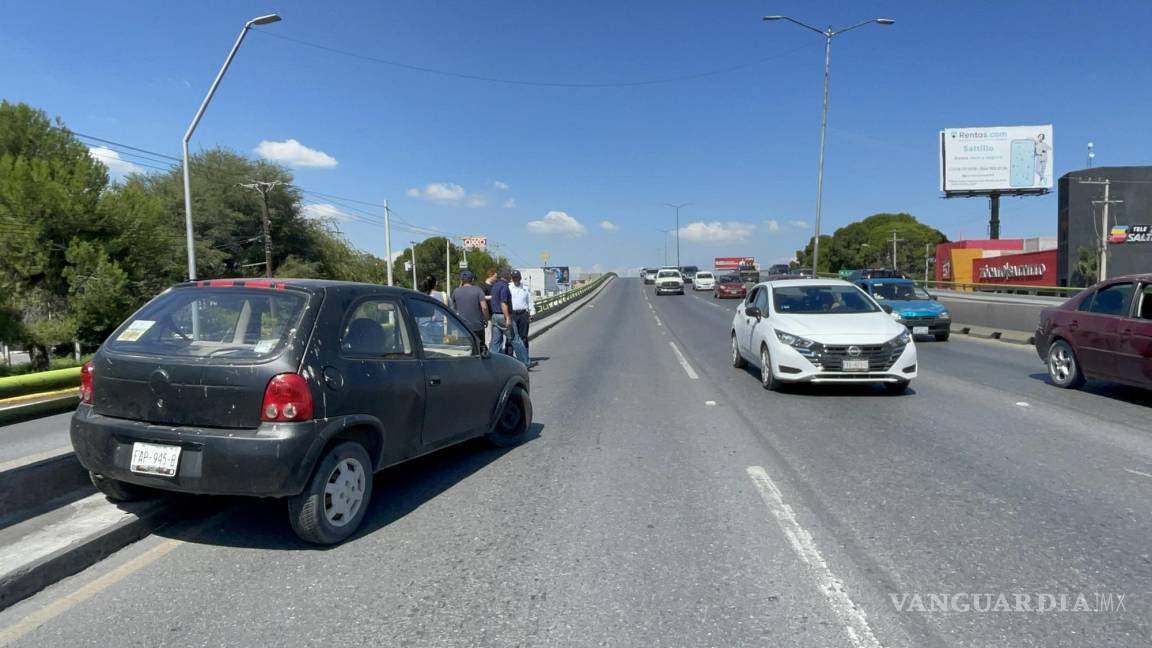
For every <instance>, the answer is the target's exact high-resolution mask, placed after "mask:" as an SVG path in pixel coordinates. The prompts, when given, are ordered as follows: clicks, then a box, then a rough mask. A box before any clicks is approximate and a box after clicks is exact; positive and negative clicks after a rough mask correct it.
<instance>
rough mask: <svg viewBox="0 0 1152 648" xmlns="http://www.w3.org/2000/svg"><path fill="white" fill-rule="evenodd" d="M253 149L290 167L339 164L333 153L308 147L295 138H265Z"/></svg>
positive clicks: (325, 166)
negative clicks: (276, 140) (281, 139)
mask: <svg viewBox="0 0 1152 648" xmlns="http://www.w3.org/2000/svg"><path fill="white" fill-rule="evenodd" d="M253 151H254V152H255V153H256V155H259V156H260V157H262V158H264V159H265V160H268V161H269V162H279V163H281V164H286V165H288V166H290V167H323V168H330V167H334V166H336V164H337V162H336V158H334V157H332V156H331V155H328V154H327V153H325V152H324V151H317V150H316V149H312V148H308V147H307V146H304V145H303V144H301V143H300V142H297V141H296V140H294V139H289V140H284V141H283V142H272V141H269V140H263V141H261V142H260V144H258V145H257V146H256V148H255V149H253Z"/></svg>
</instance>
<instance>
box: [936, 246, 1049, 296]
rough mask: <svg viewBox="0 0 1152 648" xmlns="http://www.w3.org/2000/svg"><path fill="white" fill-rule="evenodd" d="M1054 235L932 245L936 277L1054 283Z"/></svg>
mask: <svg viewBox="0 0 1152 648" xmlns="http://www.w3.org/2000/svg"><path fill="white" fill-rule="evenodd" d="M1057 261H1058V254H1057V250H1056V241H1055V239H1054V238H1031V239H999V240H976V241H955V242H952V243H941V244H940V245H937V246H936V281H944V282H953V283H958V284H1005V285H1013V286H1055V285H1057V267H1056V266H1057Z"/></svg>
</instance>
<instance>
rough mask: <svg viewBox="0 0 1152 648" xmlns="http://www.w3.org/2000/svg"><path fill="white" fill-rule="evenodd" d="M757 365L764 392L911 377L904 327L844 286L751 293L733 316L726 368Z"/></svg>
mask: <svg viewBox="0 0 1152 648" xmlns="http://www.w3.org/2000/svg"><path fill="white" fill-rule="evenodd" d="M749 361H751V362H752V363H753V364H755V365H757V366H759V367H760V376H761V383H762V384H763V386H764V388H765V389H778V388H779V387H780V386H781V385H783V384H785V383H797V382H810V383H868V382H871V383H883V384H884V385H885V387H886V388H887V389H888V390H889V391H891V392H895V393H902V392H903V391H904V390H905V389H907V388H908V384H909V383H910V382H912V379H913V378H915V377H916V369H917V367H916V345H915V343H914V342H913V341H912V336H911V335H910V334H909V333H908V329H907V328H906V327H904V326H903V325H901V324H899V323H898V322H896V321H895V320H893V319H892V317H891V316H890V315H889V314H888V313H887V312H885V310H884V309H883V308H881V307H880V306H879V305H877V303H876V302H875V301H873V300H872V298H871V297H869V296H868V295H867V294H865V293H864V291H862V290H860V289H859V288H857V287H856V286H854V285H852V284H851V283H849V282H847V281H839V280H823V279H788V280H781V281H768V282H765V283H761V284H758V285H756V286H755V287H753V288H752V290H751V291H750V292H749V293H748V297H747V298H746V299H745V300H744V303H742V304H740V305H739V306H738V307H737V308H736V315H735V317H734V318H733V319H732V364H733V365H734V366H736V367H737V368H743V367H744V366H745V365H746V364H747V363H748V362H749Z"/></svg>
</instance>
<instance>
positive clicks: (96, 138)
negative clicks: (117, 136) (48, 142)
mask: <svg viewBox="0 0 1152 648" xmlns="http://www.w3.org/2000/svg"><path fill="white" fill-rule="evenodd" d="M64 130H67V131H68V132H69V133H72V134H73V135H75V136H76V137H80V138H83V139H89V140H93V141H96V142H102V143H104V144H111V145H112V146H118V147H120V148H123V149H128V150H130V151H137V152H139V153H147V154H148V155H153V156H155V157H160V158H164V159H167V160H172V161H173V162H181V161H182V160H181V159H180V158H178V157H173V156H171V155H164V154H163V153H157V152H155V151H149V150H147V149H142V148H136V147H135V146H128V145H127V144H121V143H120V142H114V141H112V140H107V139H103V138H100V137H95V136H92V135H85V134H84V133H77V132H76V131H74V130H69V129H67V128H65V129H64Z"/></svg>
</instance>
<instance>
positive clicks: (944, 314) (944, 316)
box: [939, 311, 952, 319]
mask: <svg viewBox="0 0 1152 648" xmlns="http://www.w3.org/2000/svg"><path fill="white" fill-rule="evenodd" d="M939 317H940V319H952V315H951V314H950V313H949V312H948V311H940V315H939Z"/></svg>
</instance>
